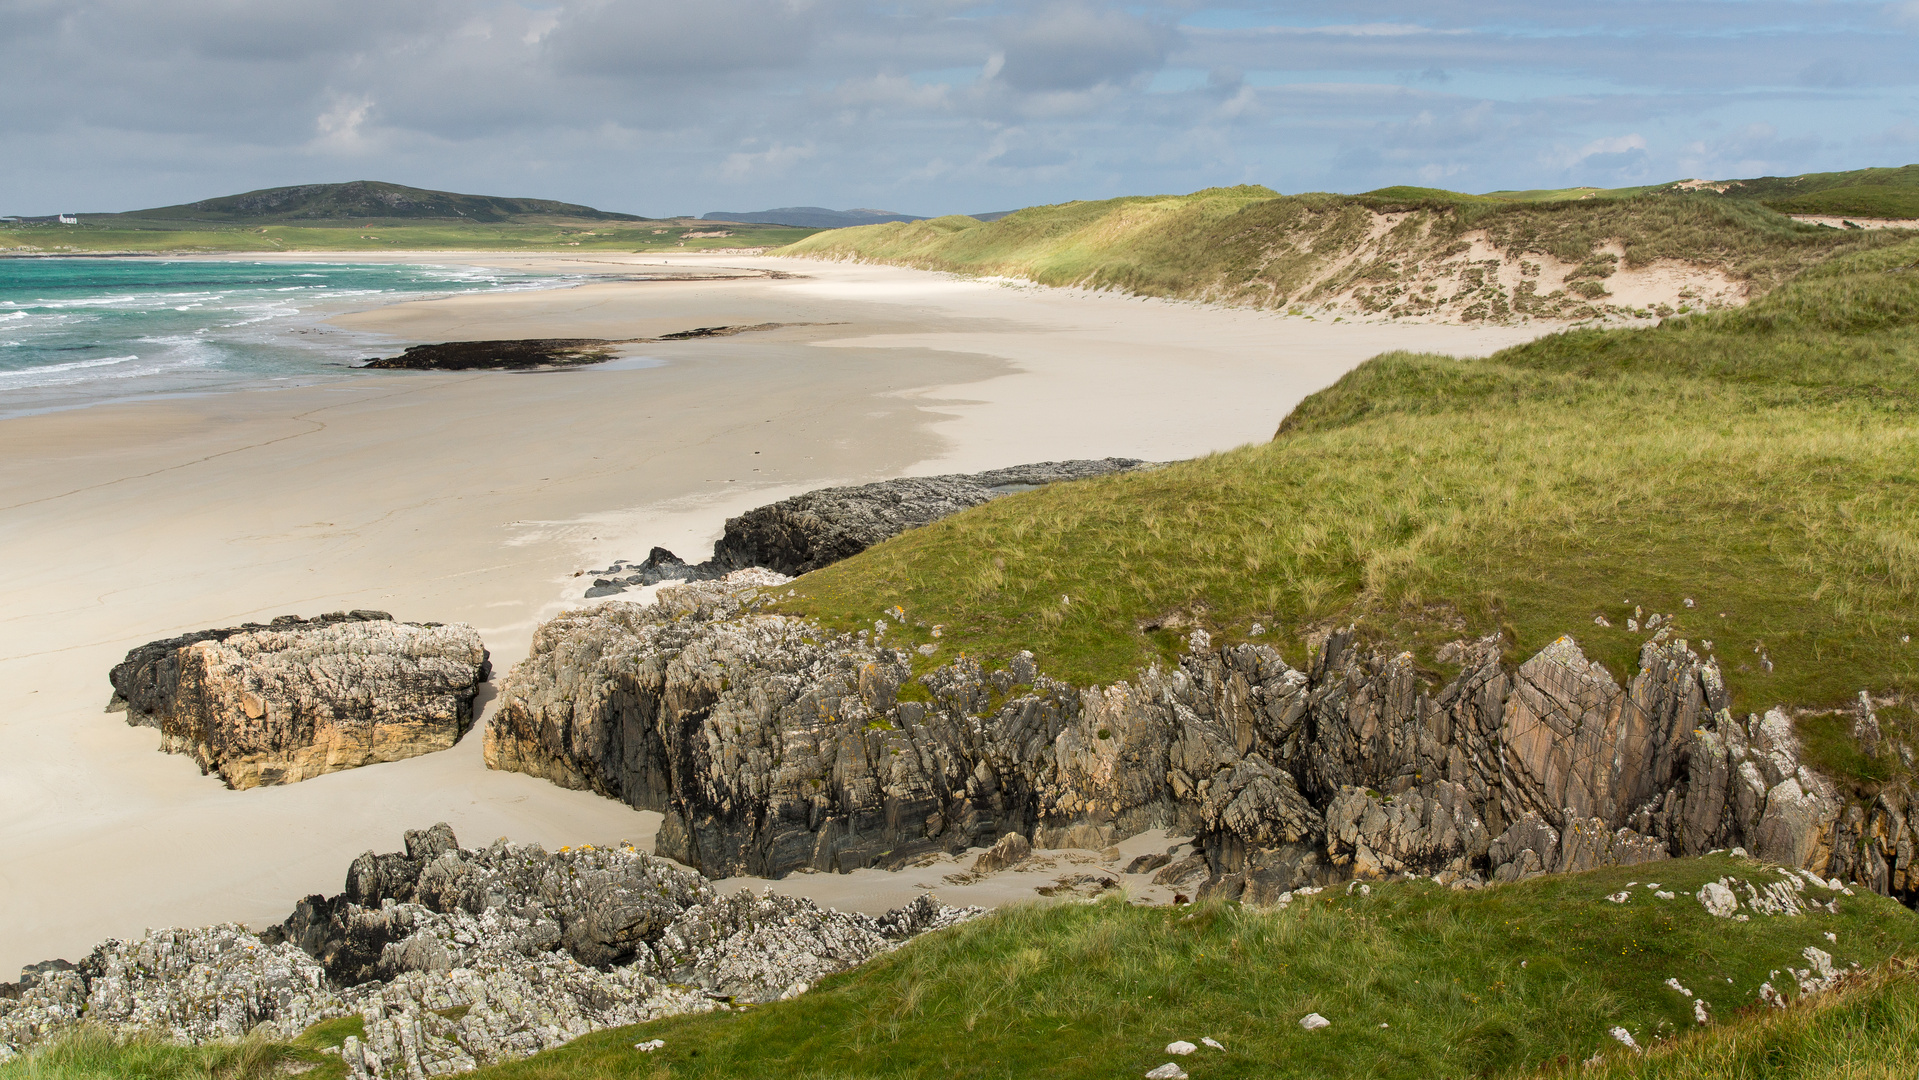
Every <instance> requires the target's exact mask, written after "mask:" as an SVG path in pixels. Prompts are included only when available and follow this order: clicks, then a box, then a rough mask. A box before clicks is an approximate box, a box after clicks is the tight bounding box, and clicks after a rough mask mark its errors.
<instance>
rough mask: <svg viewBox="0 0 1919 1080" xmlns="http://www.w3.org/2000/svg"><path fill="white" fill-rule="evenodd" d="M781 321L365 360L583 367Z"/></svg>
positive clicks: (458, 345) (400, 364) (463, 344)
mask: <svg viewBox="0 0 1919 1080" xmlns="http://www.w3.org/2000/svg"><path fill="white" fill-rule="evenodd" d="M784 325H786V324H785V323H756V324H754V325H752V326H701V327H696V328H695V329H692V330H681V331H679V332H677V333H672V334H662V335H660V336H659V337H656V338H506V339H503V340H499V341H445V342H440V343H439V344H435V345H414V346H412V347H410V348H408V349H407V350H406V351H405V352H403V353H401V354H400V355H398V356H389V357H386V358H385V359H373V360H368V361H367V362H366V363H364V364H362V365H360V366H361V367H367V368H378V369H386V370H405V371H533V370H540V369H553V368H569V367H581V366H583V365H587V364H601V363H605V362H606V361H608V360H611V359H613V350H614V346H616V345H637V344H642V343H645V342H649V341H687V340H690V339H692V338H709V337H731V336H733V335H734V334H744V333H747V332H749V331H753V330H777V329H779V328H780V327H781V326H784Z"/></svg>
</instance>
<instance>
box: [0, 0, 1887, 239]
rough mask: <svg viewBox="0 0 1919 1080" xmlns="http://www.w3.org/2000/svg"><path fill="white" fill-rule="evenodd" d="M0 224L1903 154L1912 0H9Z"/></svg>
mask: <svg viewBox="0 0 1919 1080" xmlns="http://www.w3.org/2000/svg"><path fill="white" fill-rule="evenodd" d="M0 106H3V107H0V158H4V166H0V213H11V214H50V213H55V212H66V211H110V210H130V209H137V208H142V207H148V206H159V205H168V204H173V203H179V202H186V201H191V200H194V199H202V198H209V197H213V196H217V195H226V194H233V193H236V192H241V191H248V190H253V189H257V188H264V187H276V186H281V185H287V184H299V183H315V182H329V181H343V180H357V179H373V180H389V181H394V182H397V183H402V184H411V185H414V186H418V187H426V188H437V189H443V190H452V191H463V192H471V193H479V194H489V195H517V196H530V197H538V198H551V199H562V200H565V201H568V202H577V203H586V204H588V205H592V206H597V207H600V208H602V209H608V210H618V211H624V212H628V213H636V214H644V215H648V216H655V217H662V216H670V215H677V214H699V213H704V212H708V211H714V210H735V211H745V210H759V209H765V208H768V207H776V206H795V205H815V206H827V207H833V208H839V209H844V208H850V207H867V208H876V209H885V210H893V211H897V212H902V213H913V214H925V215H935V214H944V213H974V212H983V211H989V210H1006V209H1013V208H1017V207H1021V206H1031V205H1037V204H1042V203H1055V202H1063V201H1066V200H1070V199H1099V198H1109V197H1112V196H1115V195H1142V194H1155V193H1163V192H1187V191H1194V190H1198V189H1200V188H1204V187H1210V186H1215V185H1229V184H1244V183H1251V184H1264V185H1267V186H1268V187H1272V188H1275V189H1277V190H1280V191H1283V192H1297V191H1344V192H1358V191H1366V190H1370V189H1373V188H1377V187H1383V186H1387V185H1391V184H1419V185H1426V186H1436V187H1447V188H1453V189H1455V190H1464V191H1492V190H1500V189H1524V188H1540V187H1554V188H1556V187H1567V186H1573V185H1585V184H1591V185H1598V186H1604V187H1617V186H1623V185H1631V184H1641V183H1657V182H1663V181H1667V180H1675V179H1683V178H1688V177H1697V178H1701V179H1709V180H1710V179H1726V178H1734V177H1746V176H1760V175H1784V174H1791V173H1798V172H1807V171H1814V170H1831V169H1850V168H1859V167H1862V166H1866V165H1902V164H1907V163H1910V162H1915V161H1919V0H1893V2H1880V0H1645V2H1610V0H1585V2H1579V3H1559V2H1552V0H1528V2H1524V3H1520V2H1514V0H1484V2H1476V3H1467V2H1458V0H1418V2H1402V0H1359V2H1353V3H1327V2H1324V0H1322V2H1317V3H1304V2H1300V3H1293V2H1268V3H1259V2H1250V0H1249V2H1244V3H1229V2H1209V0H1186V2H1162V3H1130V4H1126V3H1101V2H1098V0H1061V2H1050V0H1049V2H1038V3H975V2H970V0H896V2H892V3H878V2H870V0H564V2H540V0H502V2H490V0H471V2H460V0H0Z"/></svg>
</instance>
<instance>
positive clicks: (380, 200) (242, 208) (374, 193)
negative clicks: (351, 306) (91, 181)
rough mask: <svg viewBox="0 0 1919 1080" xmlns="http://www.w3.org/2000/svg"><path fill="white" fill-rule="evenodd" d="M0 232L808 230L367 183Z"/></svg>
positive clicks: (387, 237)
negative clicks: (642, 213)
mask: <svg viewBox="0 0 1919 1080" xmlns="http://www.w3.org/2000/svg"><path fill="white" fill-rule="evenodd" d="M79 219H80V221H79V224H77V225H66V224H61V223H59V222H58V221H57V220H56V219H53V218H33V219H27V220H24V221H12V222H3V223H0V254H6V253H13V254H26V255H54V254H70V255H86V254H96V253H151V254H161V253H166V252H209V253H210V252H266V251H516V250H533V251H540V250H557V249H567V250H571V249H574V248H580V249H584V250H587V251H623V252H663V251H701V250H710V249H714V248H767V247H779V246H782V245H785V244H791V243H793V242H794V241H796V240H800V239H803V238H804V237H807V236H811V235H812V234H813V233H814V232H815V231H817V230H814V229H810V228H797V227H792V226H786V225H764V224H757V223H752V222H725V221H701V220H698V219H693V218H668V219H654V218H643V217H636V216H635V215H632V214H616V213H611V212H609V211H605V210H595V209H594V208H592V207H590V206H579V205H576V204H574V203H563V202H552V201H550V200H547V199H519V198H504V197H500V196H494V195H461V194H456V193H454V192H448V191H427V190H424V189H421V188H410V187H404V186H402V185H399V184H388V183H382V182H379V181H375V180H356V181H354V182H352V183H347V184H303V185H300V186H297V187H282V188H268V189H266V190H263V191H250V192H247V193H245V194H242V195H227V196H222V197H220V198H217V199H203V200H201V201H199V202H193V203H182V204H180V205H178V206H160V207H154V208H153V209H150V210H133V211H128V212H126V213H120V214H81V215H79Z"/></svg>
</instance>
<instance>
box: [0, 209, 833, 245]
mask: <svg viewBox="0 0 1919 1080" xmlns="http://www.w3.org/2000/svg"><path fill="white" fill-rule="evenodd" d="M110 220H111V219H109V221H110ZM81 222H82V223H81V224H80V225H77V226H75V225H28V226H17V225H16V226H0V252H7V251H9V250H11V251H12V252H13V253H15V254H20V253H33V254H83V253H88V252H155V253H158V252H197V251H239V252H250V251H523V250H524V251H533V250H564V251H573V250H574V249H576V248H577V249H578V250H579V251H582V252H587V251H626V252H630V251H643V252H655V251H657V252H667V251H704V250H710V249H714V248H737V247H777V246H780V245H782V244H791V243H793V242H794V241H796V240H800V239H802V238H804V237H807V236H809V235H811V234H812V233H813V232H814V230H812V229H796V228H790V227H787V226H783V225H735V224H731V223H720V222H712V221H697V222H696V221H677V220H676V221H649V222H642V223H640V224H637V225H635V224H628V223H613V224H608V223H606V222H565V221H555V222H549V223H530V224H517V223H504V224H479V223H462V222H450V221H434V222H419V221H374V222H371V223H369V222H366V221H356V222H352V223H348V224H337V223H327V224H310V225H277V224H276V225H264V226H231V227H221V226H216V225H200V224H187V225H183V226H181V227H169V228H159V227H155V228H136V227H130V226H128V225H126V224H125V223H118V224H98V225H96V224H91V223H88V222H87V220H86V219H85V218H82V219H81ZM716 231H726V232H730V233H731V234H732V235H730V236H724V237H701V238H696V239H691V240H683V239H682V238H683V237H684V236H685V234H687V233H689V232H693V233H703V232H716Z"/></svg>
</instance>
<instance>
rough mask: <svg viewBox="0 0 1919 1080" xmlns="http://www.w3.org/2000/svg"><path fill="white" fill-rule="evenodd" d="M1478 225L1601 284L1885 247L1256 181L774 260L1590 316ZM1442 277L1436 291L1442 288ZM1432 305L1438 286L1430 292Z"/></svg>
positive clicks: (1380, 308) (1229, 294)
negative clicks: (1647, 269)
mask: <svg viewBox="0 0 1919 1080" xmlns="http://www.w3.org/2000/svg"><path fill="white" fill-rule="evenodd" d="M1482 231H1483V232H1484V234H1485V236H1486V238H1487V239H1488V240H1489V241H1490V243H1491V244H1492V245H1493V246H1494V247H1495V248H1497V249H1498V250H1499V252H1501V253H1502V254H1503V255H1504V256H1506V257H1508V258H1512V259H1522V260H1523V259H1526V258H1533V259H1537V258H1539V257H1541V256H1550V257H1552V258H1555V259H1559V260H1561V261H1563V262H1565V263H1569V264H1574V265H1575V266H1576V267H1577V268H1578V272H1577V273H1575V274H1574V276H1575V277H1583V278H1587V279H1590V280H1592V281H1594V282H1600V281H1603V279H1604V278H1606V277H1607V276H1609V275H1610V274H1612V273H1613V272H1614V269H1615V265H1616V264H1615V263H1613V262H1612V261H1610V257H1609V256H1608V255H1606V254H1605V252H1604V250H1603V249H1604V248H1605V247H1606V245H1609V244H1612V243H1617V244H1619V245H1621V246H1620V251H1621V252H1623V258H1622V259H1621V263H1622V264H1623V265H1624V266H1626V267H1637V266H1642V265H1645V264H1648V263H1651V262H1653V261H1655V260H1660V259H1674V260H1679V261H1682V262H1687V263H1694V264H1700V265H1709V266H1714V267H1720V268H1723V269H1724V270H1725V271H1726V272H1727V273H1728V274H1730V275H1731V276H1732V277H1734V278H1737V279H1741V280H1744V281H1748V282H1750V283H1751V286H1752V288H1753V289H1754V290H1755V291H1756V292H1764V291H1765V290H1767V289H1770V288H1772V287H1773V286H1775V285H1776V284H1778V283H1779V282H1780V281H1783V280H1785V279H1786V278H1788V277H1790V276H1792V275H1793V274H1795V273H1797V272H1799V271H1800V270H1803V269H1804V268H1806V267H1808V266H1811V265H1814V264H1816V263H1818V262H1821V261H1823V260H1825V259H1827V258H1830V257H1832V256H1834V255H1835V254H1838V253H1842V252H1846V251H1854V250H1863V249H1869V248H1872V247H1876V246H1881V245H1885V244H1888V243H1893V242H1896V241H1897V239H1898V237H1897V236H1895V235H1889V234H1885V233H1879V234H1870V235H1861V234H1858V233H1849V232H1844V231H1838V230H1833V229H1828V228H1823V227H1820V226H1815V225H1807V224H1803V223H1801V222H1796V221H1793V220H1791V219H1790V218H1787V217H1784V216H1782V215H1780V214H1777V213H1774V212H1773V211H1771V210H1768V209H1766V208H1764V207H1763V206H1760V205H1759V204H1758V203H1755V202H1751V201H1740V200H1730V199H1724V198H1720V197H1717V196H1712V195H1704V196H1692V195H1680V196H1659V197H1647V198H1630V199H1628V198H1605V199H1590V200H1575V201H1542V202H1527V201H1516V200H1513V199H1504V198H1493V197H1489V196H1465V195H1459V194H1457V193H1454V192H1446V191H1438V190H1435V189H1427V188H1385V189H1382V190H1380V191H1376V192H1371V193H1368V194H1366V195H1359V196H1346V195H1294V196H1281V195H1279V194H1277V193H1275V192H1273V191H1271V190H1270V189H1267V188H1263V187H1254V186H1242V187H1234V188H1209V189H1207V190H1205V191H1200V192H1196V193H1194V194H1192V195H1183V196H1151V197H1134V198H1121V199H1108V200H1105V201H1102V202H1075V203H1064V204H1060V205H1057V206H1039V207H1031V208H1028V209H1025V210H1021V211H1019V212H1018V213H1015V214H1011V215H1009V216H1007V217H1004V218H1001V219H999V220H998V221H994V222H990V223H989V222H980V221H976V220H974V219H972V218H968V217H945V218H936V219H933V220H931V221H916V222H893V223H889V224H884V225H867V226H861V227H858V228H851V229H836V230H832V231H829V232H823V233H818V234H815V235H813V236H811V237H808V238H807V239H805V240H802V241H800V242H798V243H796V244H794V245H792V246H791V247H788V248H785V249H783V250H782V251H781V254H789V255H803V256H816V257H823V258H850V259H866V260H873V261H877V262H885V263H893V264H898V265H903V266H913V267H918V268H922V269H929V270H942V271H948V272H952V273H962V274H976V275H989V276H990V275H997V276H1005V277H1015V278H1025V279H1030V280H1032V281H1036V282H1039V283H1041V284H1045V285H1076V286H1084V287H1087V288H1096V289H1117V290H1120V291H1122V292H1128V293H1134V294H1139V295H1144V296H1161V297H1170V298H1179V299H1191V300H1206V301H1213V302H1221V303H1229V304H1239V305H1246V306H1253V307H1263V308H1289V307H1303V308H1311V307H1312V306H1314V305H1319V304H1323V303H1325V302H1328V301H1331V300H1333V299H1334V298H1336V297H1340V296H1341V295H1342V294H1345V293H1348V292H1351V293H1352V294H1353V299H1352V303H1354V304H1355V305H1356V306H1357V307H1358V308H1359V309H1360V310H1361V311H1364V312H1366V313H1368V314H1386V315H1394V316H1400V315H1423V314H1428V313H1430V312H1432V311H1433V310H1434V304H1433V295H1432V294H1433V290H1429V289H1426V288H1425V285H1427V284H1430V283H1431V279H1432V277H1433V275H1435V274H1437V275H1440V276H1443V277H1445V278H1448V279H1452V280H1455V281H1457V282H1458V285H1457V288H1458V289H1460V290H1462V293H1463V292H1472V291H1473V290H1474V289H1475V288H1477V289H1479V292H1478V293H1476V294H1475V295H1477V296H1478V297H1479V298H1480V299H1483V301H1484V303H1483V304H1482V305H1481V306H1482V308H1483V310H1482V311H1480V312H1479V313H1477V314H1473V313H1472V311H1471V307H1470V304H1469V303H1468V304H1462V305H1461V306H1460V308H1461V310H1463V311H1465V312H1466V314H1465V315H1464V316H1463V317H1466V318H1469V319H1470V318H1504V317H1508V316H1513V315H1518V316H1527V315H1531V316H1538V317H1552V318H1591V317H1594V316H1596V315H1599V314H1603V313H1606V309H1605V305H1604V304H1603V303H1601V304H1597V305H1595V303H1594V302H1593V300H1594V299H1595V298H1597V297H1600V296H1603V295H1604V289H1603V287H1597V288H1590V289H1588V291H1587V292H1585V293H1582V292H1580V291H1579V290H1578V289H1574V288H1571V287H1570V282H1569V288H1567V289H1564V290H1558V291H1556V292H1555V293H1553V294H1552V295H1540V294H1537V293H1535V292H1532V291H1529V288H1528V287H1527V286H1525V285H1523V284H1522V285H1521V286H1519V287H1516V288H1513V289H1510V290H1502V289H1500V288H1498V287H1497V285H1496V284H1495V283H1494V282H1492V281H1491V280H1490V279H1489V277H1488V275H1489V274H1490V273H1491V272H1492V268H1489V267H1488V266H1487V264H1486V262H1485V260H1484V259H1481V258H1480V257H1479V256H1477V255H1471V254H1469V251H1470V245H1469V244H1468V239H1469V237H1470V235H1472V234H1477V233H1479V232H1482ZM1452 291H1453V286H1451V285H1450V284H1449V286H1448V288H1446V289H1445V290H1444V293H1451V292H1452ZM1442 295H1443V294H1442Z"/></svg>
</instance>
